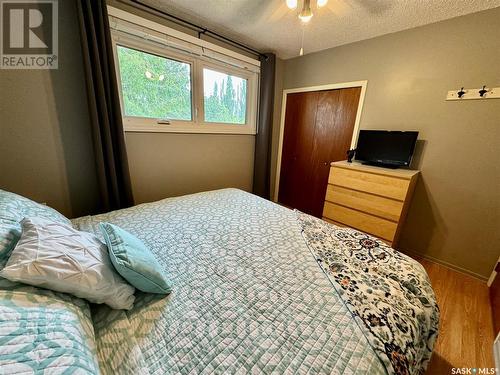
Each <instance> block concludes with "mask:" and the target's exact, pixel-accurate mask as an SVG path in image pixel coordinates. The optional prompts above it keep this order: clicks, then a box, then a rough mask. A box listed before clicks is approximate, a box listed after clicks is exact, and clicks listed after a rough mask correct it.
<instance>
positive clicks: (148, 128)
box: [124, 124, 256, 135]
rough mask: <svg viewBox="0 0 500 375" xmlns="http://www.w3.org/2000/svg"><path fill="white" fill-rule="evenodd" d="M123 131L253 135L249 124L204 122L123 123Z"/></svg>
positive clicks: (253, 130) (254, 132)
mask: <svg viewBox="0 0 500 375" xmlns="http://www.w3.org/2000/svg"><path fill="white" fill-rule="evenodd" d="M124 131H125V132H132V133H134V132H135V133H187V134H240V135H241V134H246V135H255V134H256V131H255V129H254V128H253V127H252V126H249V125H228V124H205V125H160V124H159V125H130V124H124Z"/></svg>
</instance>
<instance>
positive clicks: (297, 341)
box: [73, 189, 432, 375]
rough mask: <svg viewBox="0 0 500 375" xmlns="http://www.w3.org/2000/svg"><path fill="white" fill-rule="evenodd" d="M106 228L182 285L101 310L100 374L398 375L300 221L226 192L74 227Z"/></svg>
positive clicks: (96, 314)
mask: <svg viewBox="0 0 500 375" xmlns="http://www.w3.org/2000/svg"><path fill="white" fill-rule="evenodd" d="M101 221H108V222H111V223H114V224H117V225H119V226H121V227H122V228H124V229H125V230H127V231H130V232H131V233H132V234H134V235H136V236H137V237H138V238H140V239H141V240H142V241H144V243H145V244H146V245H147V246H149V247H150V248H151V250H152V251H153V253H154V254H155V256H156V257H157V258H158V260H159V262H160V264H161V265H162V267H163V268H164V270H165V272H166V274H167V275H168V277H169V279H170V281H171V283H172V284H173V291H172V293H171V294H170V295H168V296H153V295H148V294H139V295H138V296H137V302H136V304H135V306H134V308H133V309H132V310H131V311H113V310H111V309H110V308H108V307H106V306H97V307H95V309H94V311H93V321H94V330H95V338H96V346H97V356H98V361H99V366H100V369H101V372H102V373H104V374H116V373H134V374H188V373H189V374H198V373H203V374H210V373H231V374H248V373H256V374H260V373H266V374H272V373H277V374H278V373H279V374H287V373H290V374H292V373H294V374H296V373H311V374H314V373H329V374H354V373H365V374H374V375H375V374H386V373H393V372H394V369H392V368H390V367H388V366H387V364H384V361H383V360H382V359H381V358H380V354H378V353H376V351H375V348H374V347H373V345H371V344H370V337H368V336H367V333H366V332H364V331H363V329H362V328H363V327H362V326H361V325H360V324H359V322H357V321H356V319H355V318H354V315H353V311H352V310H350V309H349V308H348V305H347V304H346V302H345V300H343V299H342V298H341V296H340V294H339V293H338V292H337V290H336V289H335V287H334V285H333V284H332V281H331V279H330V278H329V277H327V276H326V275H325V273H324V270H322V268H321V267H320V266H319V265H318V262H317V259H316V258H315V256H314V253H313V252H311V249H310V247H309V245H308V243H307V241H305V239H304V236H303V233H302V228H301V226H300V223H299V221H298V220H297V213H296V212H294V211H291V210H289V209H287V208H284V207H281V206H279V205H276V204H274V203H271V202H269V201H267V200H264V199H261V198H259V197H256V196H254V195H251V194H248V193H245V192H242V191H240V190H236V189H224V190H218V191H212V192H206V193H200V194H194V195H188V196H183V197H178V198H170V199H166V200H162V201H159V202H155V203H149V204H142V205H139V206H136V207H133V208H130V209H125V210H120V211H114V212H111V213H108V214H103V215H97V216H91V217H90V216H89V217H84V218H80V219H77V220H74V222H73V223H74V225H75V226H77V227H78V228H79V229H81V230H85V231H90V232H93V233H95V234H97V235H100V234H99V230H98V224H99V222H101ZM421 272H423V275H424V277H425V272H424V271H421ZM431 350H432V349H431ZM420 370H421V369H417V370H416V373H417V372H419V371H420ZM424 370H425V369H424Z"/></svg>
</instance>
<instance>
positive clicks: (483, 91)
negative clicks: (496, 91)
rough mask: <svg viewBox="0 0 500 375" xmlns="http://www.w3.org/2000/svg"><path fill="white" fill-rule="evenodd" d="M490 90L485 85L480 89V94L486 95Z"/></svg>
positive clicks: (481, 95)
mask: <svg viewBox="0 0 500 375" xmlns="http://www.w3.org/2000/svg"><path fill="white" fill-rule="evenodd" d="M487 92H488V90H486V86H483V88H482V89H481V90H479V96H480V97H481V98H482V97H484V94H486V93H487Z"/></svg>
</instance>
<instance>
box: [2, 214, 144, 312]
mask: <svg viewBox="0 0 500 375" xmlns="http://www.w3.org/2000/svg"><path fill="white" fill-rule="evenodd" d="M21 225H22V229H23V231H22V234H21V239H20V240H19V242H18V243H17V245H16V247H15V248H14V250H13V251H12V254H11V256H10V258H9V260H8V261H7V265H6V266H5V268H4V269H3V270H1V271H0V276H1V277H4V278H6V279H8V280H11V281H18V282H22V283H25V284H30V285H35V286H40V287H43V288H46V289H52V290H55V291H57V292H63V293H69V294H73V295H75V296H77V297H80V298H85V299H87V300H89V301H90V302H94V303H106V304H107V305H109V306H110V307H112V308H114V309H125V310H129V309H131V308H132V305H133V303H134V299H135V297H134V291H135V289H134V288H133V287H132V286H130V285H129V284H127V283H126V282H125V280H124V279H123V278H122V277H121V276H120V275H119V274H118V273H117V272H116V271H115V269H114V268H113V265H112V264H111V260H110V258H109V255H108V249H107V247H106V245H104V244H103V243H102V242H101V241H99V239H98V238H97V237H96V236H94V235H93V234H91V233H87V232H80V231H78V230H76V229H74V228H72V227H71V226H69V225H67V224H64V223H58V222H54V221H51V220H48V219H42V218H26V219H24V220H23V221H21Z"/></svg>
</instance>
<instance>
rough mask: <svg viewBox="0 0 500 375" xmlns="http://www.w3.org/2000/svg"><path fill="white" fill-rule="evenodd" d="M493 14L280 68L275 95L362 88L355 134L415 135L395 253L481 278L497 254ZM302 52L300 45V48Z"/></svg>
mask: <svg viewBox="0 0 500 375" xmlns="http://www.w3.org/2000/svg"><path fill="white" fill-rule="evenodd" d="M498 30H500V8H497V9H494V10H490V11H486V12H481V13H476V14H472V15H468V16H464V17H460V18H456V19H453V20H448V21H444V22H440V23H436V24H432V25H428V26H424V27H420V28H416V29H412V30H408V31H403V32H399V33H395V34H390V35H386V36H382V37H378V38H375V39H371V40H367V41H362V42H358V43H354V44H350V45H345V46H341V47H337V48H333V49H330V50H326V51H322V52H318V53H314V54H311V55H306V56H304V57H301V58H295V59H291V60H287V61H285V67H284V68H285V76H284V88H296V87H304V86H313V85H321V84H328V83H339V82H349V81H358V80H365V79H366V80H368V88H367V93H366V98H365V105H364V110H363V115H362V118H361V128H363V129H401V130H418V131H420V139H421V140H422V141H423V142H421V144H420V153H421V155H420V156H419V157H418V158H417V159H418V160H417V163H416V164H417V165H416V166H415V167H417V168H420V169H421V171H422V175H421V178H420V181H419V183H418V186H417V189H416V192H415V196H414V200H413V204H412V206H411V209H410V212H409V217H408V220H407V223H406V226H405V228H404V232H403V234H402V238H401V248H402V249H404V250H407V251H412V252H417V253H419V254H422V255H425V256H428V257H432V258H435V259H438V260H440V261H441V262H444V263H448V264H450V265H453V266H455V267H458V268H462V269H464V270H467V271H469V272H472V273H475V274H478V275H480V276H482V277H488V276H489V274H490V273H491V270H492V268H493V266H494V264H495V261H496V260H497V258H498V256H499V254H500V230H499V229H500V227H499V224H500V163H499V152H500V100H487V101H464V102H460V103H457V102H446V101H445V100H444V99H445V96H446V92H447V91H448V90H451V89H457V88H460V87H461V86H465V87H481V86H482V85H483V84H486V85H489V86H493V87H494V86H500V69H499V67H500V38H499V33H498ZM306 47H307V46H306Z"/></svg>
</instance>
